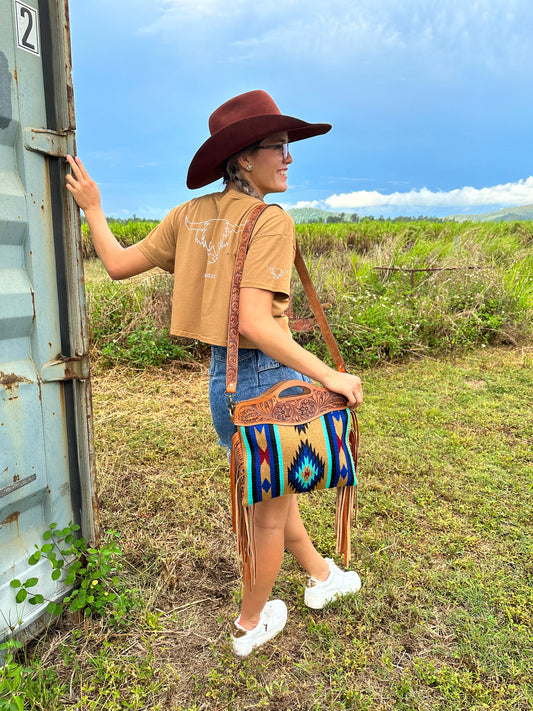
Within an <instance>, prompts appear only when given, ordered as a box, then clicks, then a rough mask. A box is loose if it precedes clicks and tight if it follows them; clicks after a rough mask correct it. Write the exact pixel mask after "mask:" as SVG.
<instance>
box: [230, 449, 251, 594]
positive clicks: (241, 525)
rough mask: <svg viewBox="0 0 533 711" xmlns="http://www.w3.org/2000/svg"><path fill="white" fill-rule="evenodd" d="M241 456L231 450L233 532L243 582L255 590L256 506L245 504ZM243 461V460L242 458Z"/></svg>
mask: <svg viewBox="0 0 533 711" xmlns="http://www.w3.org/2000/svg"><path fill="white" fill-rule="evenodd" d="M238 461H239V457H235V455H234V448H232V452H231V465H230V477H231V511H232V523H233V532H234V533H235V535H236V537H237V549H238V552H239V556H240V558H241V563H242V582H243V585H246V584H247V583H248V584H249V585H250V588H251V589H252V590H253V587H254V583H255V576H256V555H255V534H254V514H255V506H243V503H242V490H243V484H244V474H243V471H242V469H241V468H240V467H239V466H238V465H237V462H238ZM241 461H242V460H241Z"/></svg>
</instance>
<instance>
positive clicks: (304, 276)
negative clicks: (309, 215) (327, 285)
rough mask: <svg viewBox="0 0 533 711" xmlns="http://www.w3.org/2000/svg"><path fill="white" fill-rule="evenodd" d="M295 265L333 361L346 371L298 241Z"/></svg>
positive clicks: (342, 371) (338, 368) (341, 370)
mask: <svg viewBox="0 0 533 711" xmlns="http://www.w3.org/2000/svg"><path fill="white" fill-rule="evenodd" d="M294 265H295V267H296V271H297V272H298V276H299V277H300V279H301V281H302V285H303V288H304V291H305V295H306V296H307V300H308V301H309V305H310V307H311V310H312V311H313V315H314V317H315V318H316V320H317V323H318V325H319V327H320V331H321V333H322V336H323V338H324V340H325V341H326V345H327V347H328V350H329V352H330V353H331V357H332V358H333V361H334V363H335V365H336V366H337V370H339V371H340V372H341V373H345V372H346V366H345V365H344V359H343V357H342V355H341V352H340V350H339V347H338V345H337V341H336V340H335V336H334V335H333V333H332V331H331V328H330V325H329V323H328V320H327V318H326V314H325V313H324V309H323V308H322V304H321V303H320V300H319V298H318V296H317V293H316V291H315V287H314V286H313V282H312V281H311V277H310V276H309V272H308V270H307V266H306V264H305V262H304V258H303V257H302V253H301V251H300V247H299V246H298V243H296V256H295V258H294Z"/></svg>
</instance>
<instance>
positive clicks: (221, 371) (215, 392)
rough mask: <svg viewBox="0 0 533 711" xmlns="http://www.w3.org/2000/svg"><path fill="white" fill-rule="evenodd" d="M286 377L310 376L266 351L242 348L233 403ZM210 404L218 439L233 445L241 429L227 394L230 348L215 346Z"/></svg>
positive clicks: (297, 378) (210, 379)
mask: <svg viewBox="0 0 533 711" xmlns="http://www.w3.org/2000/svg"><path fill="white" fill-rule="evenodd" d="M282 380H303V381H304V382H306V383H309V382H311V381H310V380H309V378H308V377H307V376H305V375H302V374H301V373H299V372H298V371H296V370H293V369H292V368H288V367H287V366H285V365H282V364H281V363H279V362H278V361H277V360H273V359H272V358H270V357H269V356H267V355H265V354H264V353H263V352H262V351H259V350H256V349H253V348H240V349H239V371H238V374H237V392H236V393H235V395H233V402H234V403H237V402H240V401H241V400H247V399H248V398H251V397H257V396H258V395H261V394H262V393H264V392H265V390H268V388H271V387H272V386H273V385H276V384H277V383H279V382H281V381H282ZM209 404H210V406H211V417H212V418H213V424H214V426H215V430H216V432H217V434H218V442H219V444H221V445H222V446H223V447H227V448H228V450H229V449H230V448H231V438H232V437H233V435H234V434H235V432H236V430H237V428H236V427H235V425H234V424H233V422H232V421H231V417H230V414H229V411H228V401H227V397H226V348H225V347H224V346H211V366H210V368H209Z"/></svg>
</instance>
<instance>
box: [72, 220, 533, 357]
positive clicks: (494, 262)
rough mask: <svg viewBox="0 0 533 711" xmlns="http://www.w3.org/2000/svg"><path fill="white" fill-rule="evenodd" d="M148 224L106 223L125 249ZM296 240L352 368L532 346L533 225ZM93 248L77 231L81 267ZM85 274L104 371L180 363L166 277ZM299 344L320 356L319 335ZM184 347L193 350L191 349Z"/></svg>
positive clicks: (369, 229)
mask: <svg viewBox="0 0 533 711" xmlns="http://www.w3.org/2000/svg"><path fill="white" fill-rule="evenodd" d="M154 225H155V223H149V222H131V223H126V224H124V223H119V222H110V227H111V229H112V231H113V232H114V233H115V235H116V236H117V238H118V239H119V240H120V241H121V243H122V244H124V245H129V244H133V243H135V242H138V241H139V240H141V239H143V238H144V237H145V236H146V234H147V233H148V232H149V231H150V230H151V229H152V228H153V226H154ZM296 233H297V239H298V241H299V243H300V246H301V249H302V252H303V253H304V256H305V258H306V261H307V263H308V266H309V270H310V272H311V276H312V278H313V281H314V283H315V287H316V289H317V291H318V293H319V295H320V297H321V300H322V301H323V302H325V303H326V304H327V305H328V308H327V315H328V319H329V321H330V324H331V326H332V329H333V332H334V334H335V336H336V338H337V340H338V342H339V345H340V347H341V350H342V352H343V354H344V356H345V359H346V360H347V361H348V362H349V363H351V364H353V365H355V366H358V367H361V366H368V365H372V364H375V363H379V362H390V361H398V360H402V359H406V358H411V357H420V356H425V355H441V354H445V353H451V352H457V351H461V350H464V349H469V348H474V347H480V346H481V347H484V346H487V345H502V344H503V345H504V344H511V345H517V344H527V343H530V342H531V339H532V337H533V223H531V222H517V223H496V224H494V223H460V224H459V223H454V222H436V223H433V222H428V221H419V222H409V223H400V222H382V221H376V220H365V221H362V222H360V223H336V224H331V225H324V224H311V225H297V226H296ZM91 249H92V247H91V245H90V237H89V234H88V231H87V227H86V226H84V253H85V254H86V255H87V257H88V258H89V257H90V256H92V255H93V254H94V253H93V252H92V251H91ZM88 266H89V268H88V276H89V278H88V293H89V307H90V321H91V331H92V338H93V344H94V345H95V347H96V348H97V350H99V351H101V352H102V353H103V354H104V356H105V357H106V359H107V362H108V363H112V362H116V361H117V360H118V361H126V362H127V361H129V360H133V361H134V362H136V363H137V364H138V365H141V366H142V365H143V360H144V356H143V351H144V350H146V357H148V354H149V353H150V351H152V352H154V351H155V352H157V357H156V360H158V361H160V362H163V361H164V360H165V359H167V358H173V357H179V358H184V357H186V356H187V351H186V350H184V349H185V348H186V345H185V343H184V342H179V341H176V340H175V339H172V338H170V337H169V335H168V322H169V320H170V295H171V290H172V277H171V276H168V275H162V274H159V273H155V272H154V273H152V272H151V273H149V275H147V276H144V277H141V278H139V279H137V280H133V281H127V282H124V283H121V284H111V283H110V282H105V281H104V280H102V279H101V278H100V276H98V271H97V267H95V266H94V264H89V265H88ZM95 280H96V281H95ZM95 283H97V284H98V286H97V287H95ZM293 286H294V289H293V302H292V311H293V314H294V316H295V317H296V318H302V317H304V318H309V317H310V316H311V313H310V311H309V307H308V305H307V302H306V299H305V296H304V294H303V289H302V287H301V285H300V283H299V280H298V279H297V278H295V279H294V281H293ZM146 332H148V334H149V335H148V336H146V337H144V336H143V335H142V334H143V333H146ZM132 333H133V334H134V335H132ZM295 338H296V339H297V340H298V341H299V342H300V343H302V345H304V346H306V347H308V348H310V349H311V350H313V351H315V352H316V353H318V354H320V355H322V356H324V357H327V356H326V354H325V347H324V344H323V340H322V338H321V336H320V333H319V332H318V331H317V330H316V329H315V330H314V331H312V332H305V333H296V334H295ZM140 342H141V345H143V347H139V343H140ZM178 345H179V348H180V350H179V351H177V350H175V347H176V346H178ZM189 348H190V346H189ZM192 348H193V350H194V351H195V352H198V351H199V349H200V350H201V347H200V346H199V345H198V344H193V346H192ZM132 352H133V354H134V356H133V358H130V353H132ZM148 362H149V363H151V364H156V363H155V361H154V360H153V359H152V360H149V361H148Z"/></svg>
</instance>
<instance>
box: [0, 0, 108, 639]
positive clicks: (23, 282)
mask: <svg viewBox="0 0 533 711" xmlns="http://www.w3.org/2000/svg"><path fill="white" fill-rule="evenodd" d="M0 16H1V18H2V22H1V23H0V639H1V638H2V637H5V636H9V635H10V634H11V633H12V632H14V633H20V632H21V631H22V630H26V633H29V631H30V630H35V629H36V628H39V627H40V626H41V625H42V624H43V621H44V620H43V611H44V606H41V607H33V606H31V605H26V606H23V605H17V604H16V603H15V600H14V591H13V589H12V588H11V587H10V585H9V583H10V581H11V580H12V579H13V578H15V577H16V578H19V579H21V580H25V579H26V578H28V577H33V576H35V577H39V579H40V583H39V592H41V593H42V594H43V595H44V596H45V598H47V599H49V600H56V599H58V598H60V597H61V596H63V595H64V594H65V592H66V591H65V588H64V585H63V583H62V582H61V581H58V582H54V581H52V580H51V578H50V566H49V564H48V561H46V560H44V561H40V562H39V563H38V564H37V565H36V566H31V567H29V566H28V563H27V561H28V557H29V556H30V555H31V553H32V552H33V551H34V545H35V544H38V545H40V544H41V543H42V535H43V533H44V531H45V530H46V529H47V528H48V526H49V525H50V523H57V524H58V525H59V526H62V527H63V526H65V525H66V524H67V523H68V522H69V521H72V522H76V523H79V524H80V525H81V526H82V532H83V535H84V536H85V537H86V539H87V540H94V533H95V522H94V517H95V515H96V507H95V502H94V476H93V474H94V472H93V453H92V422H91V401H90V381H89V369H88V355H87V353H88V339H87V327H86V321H85V301H84V283H83V264H82V260H81V246H80V244H81V243H80V237H79V235H80V229H79V213H78V211H77V209H74V207H73V204H72V200H71V199H70V198H67V196H66V194H65V193H66V191H65V189H64V172H65V161H64V158H63V157H64V155H65V154H66V153H67V152H70V153H74V152H75V150H74V148H75V147H74V128H75V124H74V106H73V92H72V81H71V58H70V40H69V31H68V5H67V3H66V1H65V0H57V1H55V2H54V1H53V0H51V1H50V2H47V1H46V0H42V1H37V0H33V1H32V0H29V1H27V2H26V1H25V2H19V0H0Z"/></svg>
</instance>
